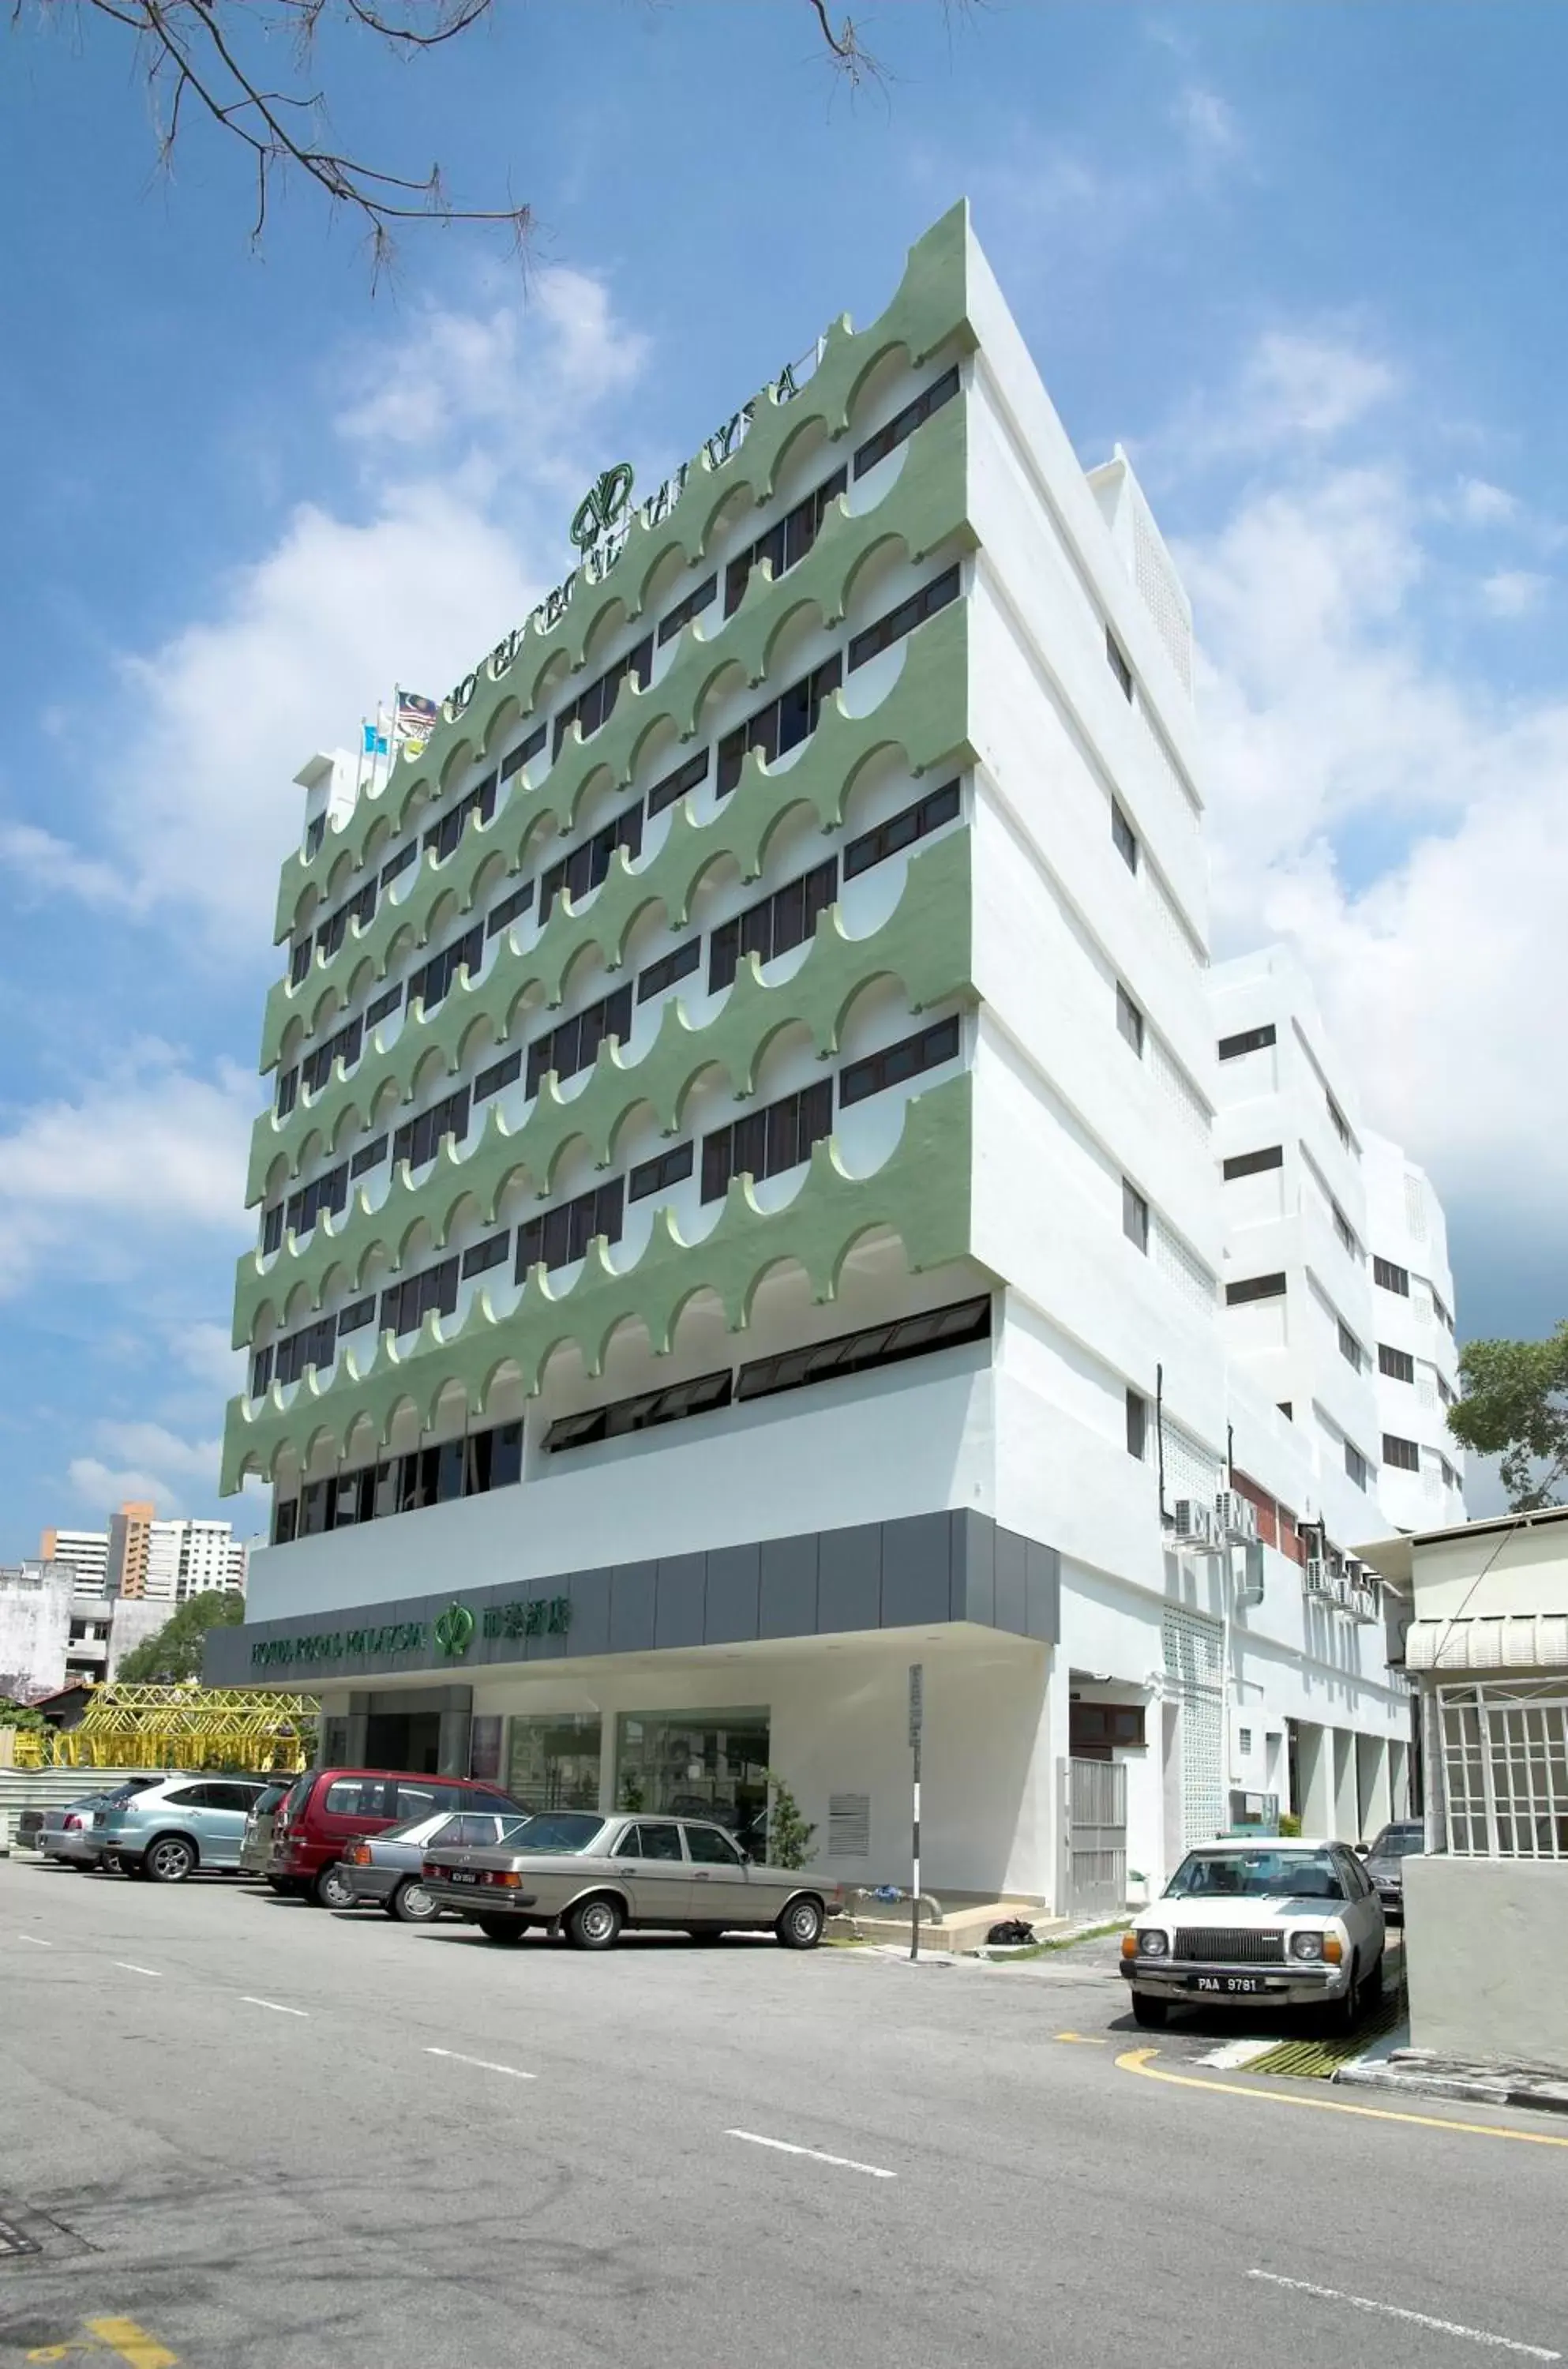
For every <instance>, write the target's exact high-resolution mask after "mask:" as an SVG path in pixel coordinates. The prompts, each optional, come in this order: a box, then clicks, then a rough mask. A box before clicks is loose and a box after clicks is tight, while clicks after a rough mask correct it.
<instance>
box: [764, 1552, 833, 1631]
mask: <svg viewBox="0 0 1568 2369" xmlns="http://www.w3.org/2000/svg"><path fill="white" fill-rule="evenodd" d="M817 1547H818V1533H817V1532H816V1531H815V1530H811V1531H808V1532H807V1535H806V1536H805V1537H804V1538H797V1539H763V1541H762V1587H761V1608H760V1611H759V1617H758V1622H757V1633H758V1635H759V1636H761V1637H814V1636H815V1635H816V1633H817Z"/></svg>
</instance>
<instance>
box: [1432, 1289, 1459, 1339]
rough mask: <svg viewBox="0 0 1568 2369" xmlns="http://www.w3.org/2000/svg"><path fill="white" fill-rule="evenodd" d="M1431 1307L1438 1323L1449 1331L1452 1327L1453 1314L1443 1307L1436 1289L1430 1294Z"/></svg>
mask: <svg viewBox="0 0 1568 2369" xmlns="http://www.w3.org/2000/svg"><path fill="white" fill-rule="evenodd" d="M1432 1308H1433V1312H1434V1314H1435V1315H1436V1319H1437V1322H1438V1323H1439V1324H1441V1325H1443V1326H1444V1327H1445V1328H1446V1329H1447V1330H1448V1332H1450V1333H1451V1332H1452V1331H1453V1329H1454V1320H1453V1316H1452V1314H1451V1312H1450V1311H1449V1310H1448V1309H1447V1308H1445V1307H1444V1305H1443V1303H1442V1301H1441V1299H1439V1298H1438V1297H1437V1294H1436V1290H1434V1292H1433V1294H1432Z"/></svg>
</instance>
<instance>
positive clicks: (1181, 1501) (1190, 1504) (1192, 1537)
mask: <svg viewBox="0 0 1568 2369" xmlns="http://www.w3.org/2000/svg"><path fill="white" fill-rule="evenodd" d="M1175 1528H1176V1536H1177V1537H1178V1538H1179V1539H1185V1541H1186V1542H1187V1544H1188V1545H1189V1546H1199V1545H1202V1546H1207V1545H1208V1544H1209V1542H1210V1540H1211V1539H1213V1536H1214V1516H1213V1514H1212V1513H1211V1512H1210V1510H1209V1508H1208V1507H1207V1505H1205V1504H1204V1502H1203V1499H1202V1498H1201V1497H1178V1498H1177V1500H1176V1512H1175Z"/></svg>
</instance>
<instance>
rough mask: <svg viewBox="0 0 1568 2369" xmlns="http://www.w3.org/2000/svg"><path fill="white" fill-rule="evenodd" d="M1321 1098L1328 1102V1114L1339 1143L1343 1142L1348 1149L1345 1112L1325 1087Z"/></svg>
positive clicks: (1348, 1127)
mask: <svg viewBox="0 0 1568 2369" xmlns="http://www.w3.org/2000/svg"><path fill="white" fill-rule="evenodd" d="M1323 1100H1324V1102H1325V1103H1326V1104H1328V1114H1329V1117H1330V1119H1331V1121H1332V1122H1333V1131H1334V1133H1335V1135H1337V1136H1338V1138H1339V1139H1340V1141H1341V1143H1343V1144H1344V1145H1345V1147H1346V1149H1347V1150H1348V1148H1349V1144H1350V1122H1349V1120H1348V1119H1347V1118H1346V1117H1345V1113H1344V1112H1343V1111H1342V1110H1341V1109H1340V1106H1339V1104H1337V1103H1336V1102H1335V1100H1334V1098H1333V1095H1332V1094H1331V1093H1329V1092H1328V1090H1327V1089H1326V1087H1325V1089H1324V1091H1323Z"/></svg>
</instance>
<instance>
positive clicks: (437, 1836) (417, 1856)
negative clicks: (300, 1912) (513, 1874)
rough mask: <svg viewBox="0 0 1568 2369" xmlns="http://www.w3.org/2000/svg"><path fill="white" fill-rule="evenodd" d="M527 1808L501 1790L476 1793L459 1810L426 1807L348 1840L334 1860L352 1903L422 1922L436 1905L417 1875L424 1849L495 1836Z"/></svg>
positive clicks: (475, 1842)
mask: <svg viewBox="0 0 1568 2369" xmlns="http://www.w3.org/2000/svg"><path fill="white" fill-rule="evenodd" d="M527 1815H528V1812H527V1811H526V1810H525V1809H524V1808H523V1807H522V1804H521V1802H509V1801H508V1800H507V1798H506V1795H505V1794H504V1793H478V1794H475V1797H474V1801H473V1803H472V1805H471V1806H470V1807H469V1808H468V1809H465V1810H459V1812H458V1813H457V1815H456V1816H455V1817H453V1816H452V1813H451V1812H450V1811H449V1810H429V1811H427V1813H426V1814H425V1815H424V1816H423V1817H422V1818H415V1819H413V1820H412V1821H411V1823H410V1824H409V1825H406V1826H393V1827H391V1828H390V1829H389V1830H388V1832H387V1833H385V1834H384V1835H367V1836H365V1837H364V1839H363V1840H362V1841H361V1842H357V1843H350V1844H349V1848H348V1849H347V1850H346V1851H345V1852H344V1854H343V1857H342V1859H341V1860H340V1861H339V1862H338V1864H339V1867H340V1869H341V1871H342V1874H343V1876H344V1879H345V1881H346V1882H347V1883H348V1886H349V1891H350V1893H351V1894H353V1899H352V1901H351V1903H350V1905H351V1906H353V1907H355V1908H384V1909H385V1911H386V1913H387V1915H388V1916H389V1917H398V1918H400V1919H401V1920H402V1922H403V1923H404V1924H405V1925H428V1924H429V1923H430V1921H431V1919H432V1918H433V1917H439V1916H440V1915H441V1909H440V1907H439V1906H438V1905H437V1904H436V1902H435V1901H433V1900H432V1899H431V1897H430V1895H429V1893H428V1892H427V1891H426V1889H425V1886H424V1883H423V1882H422V1881H421V1877H422V1873H423V1870H424V1864H425V1853H426V1851H427V1850H429V1849H432V1848H434V1847H435V1846H436V1845H437V1844H441V1845H443V1846H445V1845H455V1844H463V1845H474V1846H479V1845H482V1844H486V1843H496V1842H498V1841H499V1840H500V1838H501V1837H502V1835H503V1834H505V1833H506V1832H507V1830H508V1829H509V1828H515V1827H516V1826H517V1825H518V1822H519V1820H520V1819H522V1818H526V1817H527Z"/></svg>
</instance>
